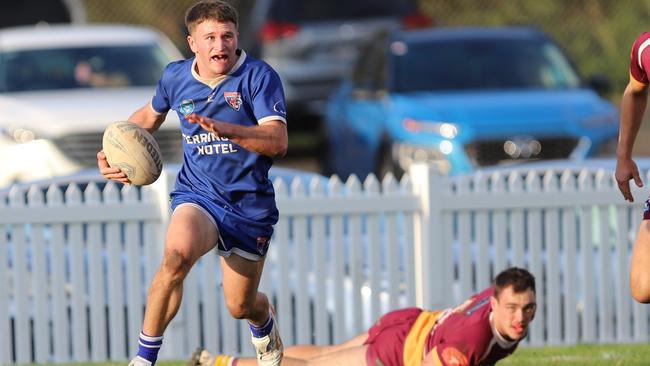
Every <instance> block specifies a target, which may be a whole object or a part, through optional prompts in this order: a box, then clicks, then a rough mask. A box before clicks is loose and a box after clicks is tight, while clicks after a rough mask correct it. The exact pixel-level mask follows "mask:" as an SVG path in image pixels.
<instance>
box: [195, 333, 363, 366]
mask: <svg viewBox="0 0 650 366" xmlns="http://www.w3.org/2000/svg"><path fill="white" fill-rule="evenodd" d="M366 339H368V334H367V333H363V334H361V335H358V336H356V337H354V338H352V339H351V340H349V341H347V342H344V343H341V344H336V345H332V346H314V345H297V346H291V347H287V349H285V351H284V358H283V360H282V365H289V366H291V365H305V364H309V362H311V361H315V360H321V361H324V360H328V359H329V358H328V356H330V355H333V354H336V353H339V352H342V351H345V350H349V349H356V348H359V347H362V348H363V353H364V355H365V349H366V348H365V346H364V343H365V341H366ZM346 354H347V353H346ZM355 354H356V353H355ZM235 361H236V365H237V366H247V365H251V366H253V365H256V364H257V360H256V359H254V358H237V359H235V358H234V357H232V356H229V355H213V354H211V353H210V352H209V351H208V350H205V349H202V348H199V349H197V350H196V351H195V352H194V354H192V358H191V359H190V361H189V362H188V363H187V366H232V365H233V364H235ZM306 361H307V362H306ZM359 365H363V364H359Z"/></svg>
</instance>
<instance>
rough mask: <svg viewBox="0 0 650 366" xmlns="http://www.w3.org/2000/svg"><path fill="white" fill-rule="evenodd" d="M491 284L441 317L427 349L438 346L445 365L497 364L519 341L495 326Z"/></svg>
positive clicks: (473, 365)
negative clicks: (491, 303) (500, 332)
mask: <svg viewBox="0 0 650 366" xmlns="http://www.w3.org/2000/svg"><path fill="white" fill-rule="evenodd" d="M493 292H494V288H492V287H490V288H487V289H486V290H484V291H482V292H481V293H479V294H477V295H474V296H473V297H471V298H470V299H469V300H467V301H466V302H465V303H463V304H462V305H460V306H458V307H456V308H454V309H450V310H447V311H446V313H445V314H444V315H442V317H441V318H440V319H439V320H438V322H437V324H436V326H435V327H434V328H433V330H432V331H431V335H430V336H429V339H428V341H427V347H426V353H427V354H428V353H429V352H430V351H431V350H433V349H434V347H435V348H436V351H437V352H438V358H439V359H440V361H441V362H442V364H443V365H444V366H452V365H470V366H479V365H480V366H487V365H494V364H495V363H496V362H497V361H499V360H501V359H503V358H506V357H508V356H509V355H510V354H512V353H513V352H514V351H515V349H516V348H517V344H518V342H509V341H507V340H506V339H505V338H503V337H502V336H501V335H500V334H499V332H497V331H496V329H495V328H494V327H493V326H492V324H491V321H490V318H491V317H492V306H491V305H490V296H492V294H493Z"/></svg>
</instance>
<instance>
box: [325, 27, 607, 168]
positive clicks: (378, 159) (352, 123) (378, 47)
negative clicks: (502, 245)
mask: <svg viewBox="0 0 650 366" xmlns="http://www.w3.org/2000/svg"><path fill="white" fill-rule="evenodd" d="M592 80H593V81H594V82H593V85H588V84H587V83H586V82H585V81H584V80H583V79H582V78H581V77H580V75H579V74H578V72H577V70H576V69H575V67H574V66H573V64H572V63H571V61H570V60H569V59H568V58H567V56H566V55H565V54H564V53H563V52H562V50H561V49H560V47H558V46H557V44H556V43H555V42H554V41H553V40H552V39H551V38H549V36H547V35H546V34H544V33H543V32H541V31H539V30H537V29H534V28H529V27H500V28H497V27H468V28H453V27H450V28H435V29H428V30H419V31H396V32H392V33H390V34H387V35H385V36H384V37H380V38H378V39H377V41H376V42H374V43H372V44H371V45H370V46H369V47H367V49H366V50H365V51H364V52H363V53H362V54H361V55H360V57H359V59H358V60H357V63H356V65H355V67H354V69H353V72H352V73H351V74H350V75H349V77H348V78H346V79H345V80H344V81H343V82H342V84H341V85H340V87H339V89H338V90H337V92H336V93H335V94H334V95H333V96H332V98H331V99H330V100H329V103H328V106H327V112H326V118H325V129H326V134H327V139H328V143H327V145H328V153H327V154H323V155H324V156H326V159H327V161H326V166H327V167H328V169H327V172H328V173H331V172H333V173H337V174H339V175H342V176H347V175H349V174H352V173H355V174H358V175H360V176H365V175H366V174H368V173H370V172H375V173H377V174H382V175H383V174H384V173H385V172H387V171H392V172H394V173H396V174H398V175H399V174H401V172H403V171H404V170H406V169H408V167H409V166H410V165H411V163H412V162H413V161H428V162H431V163H433V164H436V165H437V166H438V167H439V169H440V170H441V171H442V172H444V173H448V174H459V173H464V172H469V171H472V170H474V169H476V168H480V167H483V166H490V165H495V164H500V163H507V162H513V161H518V160H532V159H566V158H577V159H582V158H585V157H589V156H595V155H598V154H599V153H601V152H603V151H605V150H607V149H610V150H611V149H612V146H615V144H616V137H617V131H618V112H617V109H616V108H615V107H614V105H612V103H610V102H608V101H606V100H604V99H602V98H601V97H600V96H599V95H598V93H597V91H596V90H595V89H598V88H601V87H604V86H606V85H605V84H604V83H603V82H602V78H598V77H594V78H593V79H592Z"/></svg>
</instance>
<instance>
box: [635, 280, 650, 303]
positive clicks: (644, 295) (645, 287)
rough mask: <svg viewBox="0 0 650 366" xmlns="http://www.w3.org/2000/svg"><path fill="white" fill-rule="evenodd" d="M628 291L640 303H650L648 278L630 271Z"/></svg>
mask: <svg viewBox="0 0 650 366" xmlns="http://www.w3.org/2000/svg"><path fill="white" fill-rule="evenodd" d="M630 291H631V293H632V297H633V298H634V300H636V301H638V302H640V303H642V304H648V303H650V278H648V276H642V275H638V274H635V273H632V275H631V277H630Z"/></svg>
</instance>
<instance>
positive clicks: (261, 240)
mask: <svg viewBox="0 0 650 366" xmlns="http://www.w3.org/2000/svg"><path fill="white" fill-rule="evenodd" d="M269 240H270V238H269V237H268V236H259V237H258V238H257V251H258V252H259V253H260V254H262V255H264V253H266V251H267V250H268V249H269Z"/></svg>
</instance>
